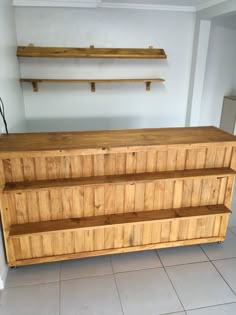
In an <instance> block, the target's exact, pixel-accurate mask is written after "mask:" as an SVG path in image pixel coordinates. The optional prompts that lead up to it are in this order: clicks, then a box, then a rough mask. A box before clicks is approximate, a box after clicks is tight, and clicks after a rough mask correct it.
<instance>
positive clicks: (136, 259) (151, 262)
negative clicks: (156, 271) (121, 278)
mask: <svg viewBox="0 0 236 315" xmlns="http://www.w3.org/2000/svg"><path fill="white" fill-rule="evenodd" d="M111 259H112V266H113V271H114V272H115V273H116V272H124V271H132V270H141V269H149V268H156V267H162V265H161V262H160V259H159V257H158V256H157V253H156V251H155V250H148V251H146V250H145V251H140V252H133V253H126V254H117V255H113V256H112V258H111Z"/></svg>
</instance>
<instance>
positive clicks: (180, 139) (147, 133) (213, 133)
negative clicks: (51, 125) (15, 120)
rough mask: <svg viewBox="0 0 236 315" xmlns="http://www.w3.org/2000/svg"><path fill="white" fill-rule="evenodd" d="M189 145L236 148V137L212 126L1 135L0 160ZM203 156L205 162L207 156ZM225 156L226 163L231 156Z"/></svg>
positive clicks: (122, 151) (123, 151)
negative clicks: (235, 146)
mask: <svg viewBox="0 0 236 315" xmlns="http://www.w3.org/2000/svg"><path fill="white" fill-rule="evenodd" d="M190 143H191V147H192V148H194V147H198V148H199V147H207V151H209V150H208V149H210V147H212V146H214V147H215V146H221V147H222V146H230V145H236V137H235V136H233V135H230V134H228V133H226V132H224V131H222V130H220V129H217V128H215V127H188V128H162V129H129V130H107V131H80V132H64V133H62V132H61V133H59V132H51V133H26V134H8V135H5V134H4V135H1V137H0V157H2V158H9V157H11V156H12V157H14V158H16V157H21V158H22V157H26V156H28V157H30V158H32V157H33V156H50V155H53V156H55V155H57V156H65V155H67V156H71V155H76V154H82V155H88V154H107V153H119V152H120V153H125V152H136V151H145V150H146V151H150V150H151V149H152V150H155V149H156V150H157V149H162V150H163V149H165V150H166V149H167V146H170V145H171V146H175V147H176V148H178V149H180V148H181V147H183V148H184V147H185V148H187V147H188V148H189V146H188V145H189V144H190ZM207 155H208V160H209V158H210V156H211V154H210V153H209V152H208V153H207ZM227 157H228V160H227V158H226V161H225V163H226V164H228V163H229V162H230V159H231V155H229V156H228V155H227ZM158 160H159V157H158V159H157V163H158ZM225 166H226V165H225ZM227 166H229V165H227ZM206 167H207V166H206ZM210 167H211V166H210ZM163 170H164V169H163Z"/></svg>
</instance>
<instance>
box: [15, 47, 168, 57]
mask: <svg viewBox="0 0 236 315" xmlns="http://www.w3.org/2000/svg"><path fill="white" fill-rule="evenodd" d="M17 56H18V57H38V58H129V59H131V58H133V59H166V58H167V55H166V53H165V51H164V49H159V48H152V47H150V48H94V47H93V46H90V48H69V47H68V48H67V47H36V46H19V47H18V48H17Z"/></svg>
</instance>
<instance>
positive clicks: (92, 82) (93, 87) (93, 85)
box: [20, 78, 165, 92]
mask: <svg viewBox="0 0 236 315" xmlns="http://www.w3.org/2000/svg"><path fill="white" fill-rule="evenodd" d="M20 81H21V82H27V83H31V84H32V86H33V90H34V92H38V84H39V83H89V84H90V85H91V92H95V90H96V83H130V82H134V83H135V82H136V83H140V82H141V83H142V82H143V83H145V84H146V90H147V91H150V89H151V83H152V82H158V83H161V82H164V81H165V80H164V79H160V78H152V79H103V80H98V79H96V80H79V79H67V80H66V79H63V80H62V79H61V80H60V79H20Z"/></svg>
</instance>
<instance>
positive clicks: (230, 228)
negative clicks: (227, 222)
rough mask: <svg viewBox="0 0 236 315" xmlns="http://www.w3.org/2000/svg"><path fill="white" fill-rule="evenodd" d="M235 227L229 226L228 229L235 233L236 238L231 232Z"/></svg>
mask: <svg viewBox="0 0 236 315" xmlns="http://www.w3.org/2000/svg"><path fill="white" fill-rule="evenodd" d="M233 227H235V226H229V227H228V229H229V230H230V232H231V233H233V235H234V236H236V233H235V232H234V231H232V230H231V228H233Z"/></svg>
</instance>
